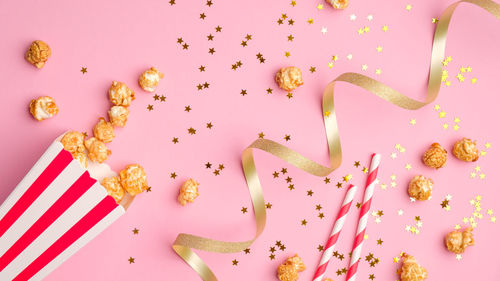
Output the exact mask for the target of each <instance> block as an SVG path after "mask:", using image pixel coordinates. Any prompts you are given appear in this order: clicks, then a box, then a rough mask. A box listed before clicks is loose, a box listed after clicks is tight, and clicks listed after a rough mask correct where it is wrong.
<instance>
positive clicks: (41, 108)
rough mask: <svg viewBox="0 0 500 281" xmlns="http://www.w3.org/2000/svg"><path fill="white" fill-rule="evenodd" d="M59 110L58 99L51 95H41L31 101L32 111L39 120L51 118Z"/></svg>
mask: <svg viewBox="0 0 500 281" xmlns="http://www.w3.org/2000/svg"><path fill="white" fill-rule="evenodd" d="M58 112H59V108H57V105H56V101H55V100H54V99H53V98H51V97H49V96H43V97H39V98H37V99H36V100H31V102H30V113H31V115H33V117H34V118H35V119H36V120H38V121H42V120H45V119H48V118H51V117H53V116H54V115H56V114H57V113H58Z"/></svg>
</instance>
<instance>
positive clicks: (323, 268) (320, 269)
mask: <svg viewBox="0 0 500 281" xmlns="http://www.w3.org/2000/svg"><path fill="white" fill-rule="evenodd" d="M328 262H329V261H327V262H325V263H324V264H322V265H320V266H318V269H316V273H314V277H313V280H314V279H316V278H317V277H318V276H321V275H322V274H323V273H325V271H326V267H327V266H328Z"/></svg>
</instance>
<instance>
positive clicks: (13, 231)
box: [0, 140, 133, 281]
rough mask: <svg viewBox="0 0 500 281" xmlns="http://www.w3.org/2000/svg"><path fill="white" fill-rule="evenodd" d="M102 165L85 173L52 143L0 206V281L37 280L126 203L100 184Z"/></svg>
mask: <svg viewBox="0 0 500 281" xmlns="http://www.w3.org/2000/svg"><path fill="white" fill-rule="evenodd" d="M113 175H116V174H115V173H114V172H113V171H111V169H110V168H109V166H107V165H105V164H92V165H89V167H88V169H84V168H83V167H82V166H81V165H80V163H79V162H78V161H77V160H74V159H73V157H72V156H71V154H70V153H69V152H68V151H66V150H64V149H63V145H62V144H61V143H60V142H59V141H58V140H56V141H54V142H53V143H52V144H51V145H50V147H49V148H48V149H47V150H46V152H45V153H44V154H43V155H42V157H41V158H40V159H39V160H38V161H37V162H36V164H35V165H34V166H33V167H32V168H31V170H30V171H29V172H28V173H27V174H26V176H25V177H24V178H23V179H22V180H21V182H20V183H19V184H18V185H17V187H16V188H15V189H14V191H12V193H11V194H10V195H9V196H8V197H7V199H6V200H5V202H4V203H3V204H2V206H1V207H0V280H16V281H21V280H41V279H43V278H44V277H45V276H47V275H48V274H49V273H50V272H51V271H53V270H54V269H55V268H57V267H58V266H59V265H61V264H62V263H63V262H64V261H65V260H66V259H68V258H69V257H70V256H71V255H73V254H74V253H76V252H77V251H78V250H79V249H80V248H81V247H83V246H84V245H85V244H87V243H88V242H89V241H90V240H92V239H93V238H94V237H96V236H97V235H98V234H99V233H100V232H101V231H103V230H104V229H105V228H106V227H108V226H109V225H111V224H112V223H113V222H114V221H115V220H117V219H118V218H119V217H120V216H121V215H123V214H124V213H125V210H126V209H127V208H128V206H129V205H130V204H131V202H132V200H133V197H132V196H130V195H126V196H125V198H124V199H123V200H122V202H121V203H120V204H117V203H116V202H115V200H114V199H113V197H111V196H109V195H108V194H107V192H106V190H105V189H104V187H102V186H101V185H100V184H99V181H98V180H100V179H102V178H104V177H107V176H113Z"/></svg>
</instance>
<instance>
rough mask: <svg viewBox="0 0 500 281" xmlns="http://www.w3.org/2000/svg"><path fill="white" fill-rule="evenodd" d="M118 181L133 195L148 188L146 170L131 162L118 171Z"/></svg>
mask: <svg viewBox="0 0 500 281" xmlns="http://www.w3.org/2000/svg"><path fill="white" fill-rule="evenodd" d="M120 182H121V184H122V186H123V188H125V190H126V191H127V192H128V193H129V194H130V195H132V196H135V195H137V194H139V193H141V192H143V191H144V190H146V189H147V188H148V182H147V179H146V171H144V168H143V167H142V166H141V165H138V164H132V165H128V166H127V167H125V169H123V170H121V171H120Z"/></svg>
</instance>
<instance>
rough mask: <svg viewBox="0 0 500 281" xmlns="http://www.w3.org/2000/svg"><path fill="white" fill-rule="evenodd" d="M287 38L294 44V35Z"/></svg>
mask: <svg viewBox="0 0 500 281" xmlns="http://www.w3.org/2000/svg"><path fill="white" fill-rule="evenodd" d="M287 38H288V41H290V42H293V39H294V37H293V35H292V34H290V35H288V37H287Z"/></svg>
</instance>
